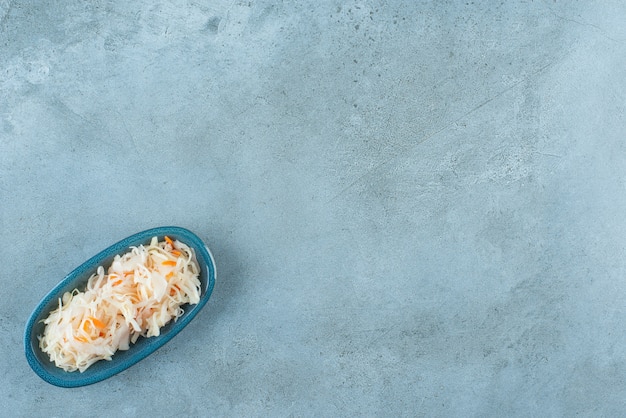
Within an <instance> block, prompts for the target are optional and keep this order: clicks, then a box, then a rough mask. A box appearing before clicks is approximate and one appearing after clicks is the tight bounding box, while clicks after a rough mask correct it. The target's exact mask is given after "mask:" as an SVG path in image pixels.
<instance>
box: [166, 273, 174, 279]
mask: <svg viewBox="0 0 626 418" xmlns="http://www.w3.org/2000/svg"><path fill="white" fill-rule="evenodd" d="M173 275H174V272H173V271H170V272H169V273H167V274H166V275H165V278H166V279H171V278H172V276H173Z"/></svg>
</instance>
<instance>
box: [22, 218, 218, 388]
mask: <svg viewBox="0 0 626 418" xmlns="http://www.w3.org/2000/svg"><path fill="white" fill-rule="evenodd" d="M164 235H167V236H169V237H170V238H172V239H174V240H176V239H177V240H180V241H181V242H184V243H185V244H187V245H188V246H189V247H191V248H193V249H194V251H195V253H196V259H197V261H198V265H199V267H200V277H199V279H200V283H201V295H200V302H199V303H198V304H196V305H185V306H183V309H184V310H185V313H184V314H183V315H182V316H180V317H179V318H178V320H177V321H176V322H174V321H171V322H170V323H169V324H167V325H166V326H164V327H163V328H161V335H159V336H158V337H150V338H143V337H139V339H138V340H137V342H136V343H135V344H131V346H130V349H129V350H127V351H117V352H116V353H115V354H114V355H113V358H112V360H111V361H106V360H101V361H98V362H96V363H94V364H93V365H91V366H90V367H89V368H88V369H87V370H85V371H84V372H83V373H81V372H79V371H75V372H66V371H64V370H63V369H60V368H58V367H56V366H55V365H54V363H53V362H51V361H50V358H49V357H48V355H47V354H45V353H44V352H42V351H41V349H40V348H39V340H38V339H37V336H39V335H42V334H43V330H44V324H43V323H42V320H43V319H45V318H47V317H48V315H49V313H50V311H52V310H54V309H56V308H57V307H58V299H59V297H61V296H62V295H63V293H65V292H71V291H72V290H73V289H75V288H78V290H81V291H82V290H84V288H85V286H86V284H87V280H88V279H89V276H91V275H92V274H93V273H94V272H95V271H96V269H97V268H98V266H104V267H105V268H107V267H108V266H109V265H110V264H111V262H112V261H113V257H115V255H116V254H123V253H125V252H127V251H128V250H129V247H131V246H137V245H140V244H144V245H145V244H148V243H149V242H150V239H151V238H152V237H154V236H158V237H159V240H162V239H163V236H164ZM214 285H215V261H214V260H213V256H212V255H211V252H210V251H209V249H208V248H207V247H206V245H205V244H204V243H203V242H202V240H201V239H200V238H198V236H197V235H195V234H194V233H193V232H191V231H189V230H187V229H184V228H180V227H175V226H163V227H159V228H153V229H148V230H147V231H143V232H139V233H137V234H135V235H132V236H130V237H128V238H126V239H123V240H121V241H120V242H118V243H117V244H113V245H111V246H110V247H109V248H107V249H106V250H104V251H102V252H100V253H99V254H97V255H95V256H94V257H92V258H90V259H89V260H87V261H85V262H84V263H83V264H81V265H80V266H79V267H77V268H76V269H75V270H74V271H72V272H71V273H70V274H68V275H67V276H66V277H65V278H64V279H63V280H62V281H61V282H60V283H59V284H58V285H57V286H55V287H54V289H52V290H51V291H50V292H49V293H48V294H47V295H46V296H45V297H44V298H43V299H42V300H41V302H39V305H37V307H36V308H35V310H34V311H33V313H32V314H31V315H30V318H28V322H27V323H26V330H25V332H24V349H25V353H26V359H27V360H28V364H29V365H30V367H31V368H32V369H33V370H34V371H35V373H37V374H38V375H39V377H41V378H42V379H43V380H45V381H46V382H48V383H50V384H53V385H55V386H61V387H66V388H69V387H78V386H85V385H90V384H92V383H96V382H99V381H101V380H104V379H107V378H109V377H111V376H113V375H115V374H117V373H119V372H121V371H123V370H125V369H127V368H129V367H130V366H132V365H134V364H135V363H137V362H139V361H141V360H143V359H144V358H146V357H147V356H149V355H150V354H152V353H153V352H154V351H156V350H157V349H158V348H159V347H161V346H163V345H164V344H165V343H166V342H168V341H169V340H171V339H172V338H173V337H174V336H175V335H176V334H178V333H179V332H180V331H181V330H182V329H183V328H184V327H185V326H186V325H187V324H188V323H189V322H190V321H191V320H192V319H193V318H194V317H195V316H196V315H197V314H198V312H200V310H201V309H202V308H203V307H204V305H206V303H207V301H208V300H209V297H210V296H211V292H212V291H213V286H214Z"/></svg>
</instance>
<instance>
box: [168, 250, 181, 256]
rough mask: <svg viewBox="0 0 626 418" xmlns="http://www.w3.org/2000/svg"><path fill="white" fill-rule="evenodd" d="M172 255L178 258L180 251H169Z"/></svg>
mask: <svg viewBox="0 0 626 418" xmlns="http://www.w3.org/2000/svg"><path fill="white" fill-rule="evenodd" d="M170 252H171V253H172V255H175V256H176V257H180V251H178V250H172V251H170Z"/></svg>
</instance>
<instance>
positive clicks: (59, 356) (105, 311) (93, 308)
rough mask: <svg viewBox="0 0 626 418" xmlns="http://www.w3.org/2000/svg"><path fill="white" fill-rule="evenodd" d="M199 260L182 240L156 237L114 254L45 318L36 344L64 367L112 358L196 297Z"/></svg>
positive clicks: (75, 367) (80, 367) (175, 316)
mask: <svg viewBox="0 0 626 418" xmlns="http://www.w3.org/2000/svg"><path fill="white" fill-rule="evenodd" d="M199 272H200V270H199V268H198V264H197V263H196V261H195V254H194V252H193V249H192V248H190V247H189V246H187V245H186V244H184V243H182V242H180V241H178V240H177V241H172V240H171V239H170V238H169V237H165V241H161V242H159V241H158V238H157V237H153V238H152V240H151V242H150V245H148V246H147V247H144V246H143V245H140V246H138V247H131V250H130V251H129V252H127V253H125V254H123V255H121V256H120V255H116V256H115V258H114V259H113V262H112V263H111V266H110V267H109V269H108V270H107V272H106V273H105V270H104V268H103V267H102V266H99V267H98V269H97V271H96V273H94V274H93V275H92V276H91V277H90V278H89V281H88V283H87V287H86V289H85V291H84V292H80V291H78V289H74V290H73V291H72V292H66V293H65V294H64V295H63V297H62V298H59V306H58V308H57V309H55V310H53V311H52V312H50V315H49V316H48V318H46V319H45V320H43V322H44V323H45V324H46V327H45V329H44V333H43V335H41V336H39V347H40V348H41V350H42V351H43V352H44V353H47V354H48V355H49V356H50V361H51V362H54V363H55V365H56V366H57V367H60V368H62V369H63V370H65V371H68V372H73V371H76V370H79V371H80V372H84V371H85V370H86V369H87V368H88V367H89V366H91V365H92V364H93V363H95V362H97V361H99V360H111V357H112V356H113V354H114V353H115V352H116V351H117V350H128V349H129V347H130V344H131V343H133V344H134V343H135V342H136V341H137V339H138V338H139V337H140V336H143V337H153V336H158V335H159V334H160V328H161V327H163V326H164V325H165V324H167V323H168V322H170V320H172V319H174V321H176V320H177V319H178V317H180V316H181V315H182V314H183V313H184V310H183V309H182V308H181V306H182V305H184V304H186V303H189V304H192V305H195V304H197V303H198V302H199V301H200V280H199V279H198V276H199Z"/></svg>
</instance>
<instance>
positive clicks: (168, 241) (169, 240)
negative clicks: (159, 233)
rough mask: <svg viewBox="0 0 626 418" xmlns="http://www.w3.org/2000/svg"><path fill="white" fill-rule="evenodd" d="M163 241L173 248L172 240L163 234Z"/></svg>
mask: <svg viewBox="0 0 626 418" xmlns="http://www.w3.org/2000/svg"><path fill="white" fill-rule="evenodd" d="M165 242H167V243H168V244H169V245H171V246H172V248H174V241H172V239H171V238H170V237H168V236H167V235H166V236H165Z"/></svg>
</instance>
